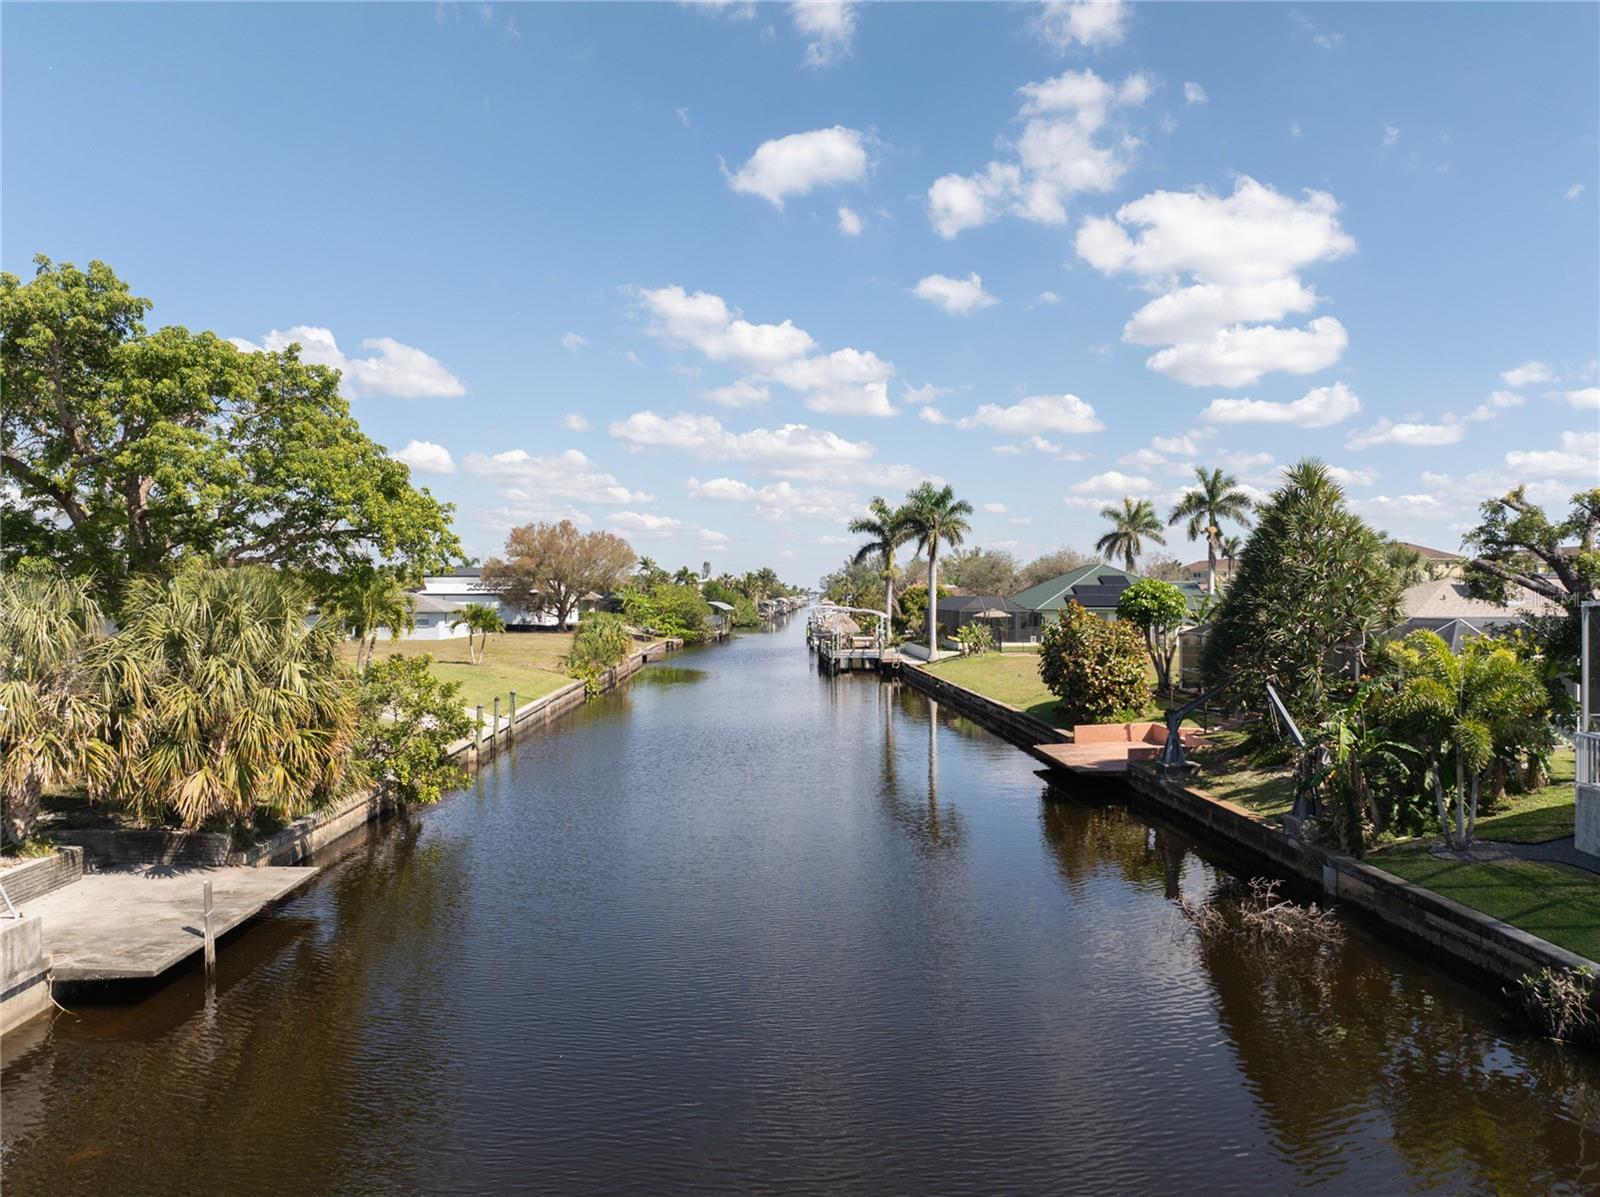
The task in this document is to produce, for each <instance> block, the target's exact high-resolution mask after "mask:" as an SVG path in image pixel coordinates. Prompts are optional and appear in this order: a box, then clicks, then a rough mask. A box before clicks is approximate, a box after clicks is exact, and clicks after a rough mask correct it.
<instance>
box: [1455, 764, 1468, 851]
mask: <svg viewBox="0 0 1600 1197" xmlns="http://www.w3.org/2000/svg"><path fill="white" fill-rule="evenodd" d="M1466 834H1467V779H1466V777H1465V776H1464V775H1463V774H1462V769H1461V750H1460V749H1459V748H1458V749H1456V847H1457V848H1465V847H1466V846H1467V845H1466V841H1465V838H1464V837H1465V836H1466Z"/></svg>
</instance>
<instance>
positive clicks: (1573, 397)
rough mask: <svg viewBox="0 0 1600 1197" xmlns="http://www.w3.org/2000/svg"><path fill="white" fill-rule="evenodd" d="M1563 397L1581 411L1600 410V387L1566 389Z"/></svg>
mask: <svg viewBox="0 0 1600 1197" xmlns="http://www.w3.org/2000/svg"><path fill="white" fill-rule="evenodd" d="M1562 398H1564V399H1565V400H1566V401H1567V402H1568V403H1569V404H1571V405H1572V406H1573V407H1575V408H1577V409H1578V410H1579V411H1600V387H1582V388H1580V389H1579V390H1576V391H1564V392H1562Z"/></svg>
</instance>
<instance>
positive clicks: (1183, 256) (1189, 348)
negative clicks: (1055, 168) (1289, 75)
mask: <svg viewBox="0 0 1600 1197" xmlns="http://www.w3.org/2000/svg"><path fill="white" fill-rule="evenodd" d="M1076 245H1077V251H1078V254H1079V256H1080V257H1082V258H1083V259H1084V260H1085V261H1087V262H1088V263H1089V264H1090V265H1091V266H1093V267H1095V268H1096V269H1097V270H1099V271H1101V272H1102V273H1104V274H1107V275H1113V274H1120V273H1127V274H1132V275H1134V276H1135V277H1136V278H1137V279H1138V280H1139V282H1140V284H1141V285H1142V286H1143V287H1144V288H1145V289H1147V290H1154V291H1158V292H1160V294H1158V295H1157V296H1156V298H1154V299H1152V300H1150V301H1149V302H1148V303H1146V304H1145V305H1144V306H1143V307H1141V308H1140V309H1139V310H1138V311H1136V312H1135V313H1134V314H1133V316H1132V317H1131V318H1130V319H1129V321H1128V323H1127V324H1126V325H1125V326H1124V328H1123V331H1122V336H1123V340H1125V341H1128V342H1130V343H1133V344H1138V345H1165V346H1166V348H1164V349H1162V350H1160V351H1159V352H1157V353H1155V354H1154V355H1152V356H1151V357H1150V358H1149V359H1148V361H1147V362H1146V365H1148V366H1149V368H1150V369H1152V370H1155V371H1157V372H1158V373H1162V374H1166V375H1167V376H1168V377H1171V378H1174V379H1177V380H1178V381H1180V382H1185V383H1188V384H1190V385H1191V386H1246V385H1250V384H1252V383H1254V382H1256V381H1258V380H1259V379H1260V378H1261V377H1262V375H1264V374H1268V373H1272V372H1274V371H1283V372H1286V373H1290V374H1309V373H1313V372H1315V371H1317V370H1322V369H1325V368H1327V367H1328V366H1331V365H1333V364H1334V363H1336V362H1337V361H1338V360H1339V359H1340V357H1341V356H1342V355H1343V353H1344V350H1345V347H1346V345H1347V344H1348V343H1349V337H1348V334H1347V333H1346V332H1345V329H1344V326H1343V325H1342V324H1340V323H1339V321H1338V320H1336V319H1334V318H1333V317H1331V316H1321V317H1318V318H1316V319H1314V320H1312V321H1310V322H1309V323H1308V324H1307V325H1305V326H1304V327H1301V328H1285V327H1281V326H1279V325H1278V323H1277V322H1278V321H1281V320H1283V319H1284V318H1285V317H1287V316H1290V315H1304V314H1306V313H1309V312H1310V311H1312V310H1313V309H1314V308H1315V307H1316V306H1317V305H1318V304H1319V303H1320V302H1321V296H1319V295H1318V294H1317V292H1316V291H1315V290H1314V289H1313V288H1311V287H1308V286H1306V285H1305V284H1304V283H1303V282H1302V281H1301V279H1300V275H1299V272H1300V271H1301V270H1303V269H1304V268H1306V267H1307V266H1311V265H1313V264H1315V263H1319V262H1327V261H1332V260H1335V259H1337V258H1341V257H1344V256H1345V255H1347V254H1349V253H1352V252H1354V250H1355V241H1354V239H1353V238H1351V237H1350V236H1349V234H1347V233H1346V232H1345V231H1344V229H1343V228H1342V227H1341V225H1340V223H1339V205H1338V202H1337V201H1336V200H1335V199H1334V198H1333V196H1331V195H1329V194H1328V193H1326V192H1322V191H1307V192H1306V193H1305V196H1304V198H1303V199H1295V198H1294V197H1293V196H1287V195H1284V194H1282V193H1280V192H1278V191H1276V190H1274V189H1273V188H1271V187H1269V186H1266V185H1264V184H1262V183H1258V182H1256V180H1254V179H1252V178H1249V177H1248V176H1244V177H1241V178H1240V179H1239V180H1238V181H1237V182H1236V184H1235V186H1234V190H1233V193H1232V194H1231V195H1226V196H1221V195H1216V194H1214V193H1212V192H1210V191H1208V190H1206V189H1204V188H1197V189H1195V190H1193V191H1181V192H1179V191H1156V192H1152V193H1151V194H1149V195H1146V196H1144V197H1142V198H1140V199H1137V200H1134V201H1132V202H1131V203H1127V204H1124V205H1123V206H1122V207H1121V208H1119V209H1117V211H1116V213H1115V215H1114V216H1110V217H1091V218H1090V219H1088V220H1086V221H1084V222H1083V225H1082V226H1081V227H1080V229H1079V230H1078V235H1077V241H1076Z"/></svg>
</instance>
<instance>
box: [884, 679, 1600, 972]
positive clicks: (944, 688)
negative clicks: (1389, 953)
mask: <svg viewBox="0 0 1600 1197" xmlns="http://www.w3.org/2000/svg"><path fill="white" fill-rule="evenodd" d="M900 676H901V678H902V679H903V680H904V681H905V682H906V683H907V684H909V685H911V686H913V687H914V688H916V689H918V690H921V691H923V692H924V693H926V694H928V695H929V696H930V697H932V698H934V699H936V700H937V701H939V702H942V703H946V704H948V705H949V706H951V707H953V708H954V709H956V710H958V711H960V712H961V713H962V714H964V715H968V716H970V717H971V718H972V719H974V720H975V721H976V722H978V723H981V724H983V725H984V726H985V727H987V728H989V729H990V730H991V731H994V732H995V733H996V734H998V735H999V736H1001V737H1002V738H1004V739H1006V740H1008V741H1010V742H1011V743H1012V744H1014V745H1016V746H1017V747H1018V748H1021V749H1022V750H1023V751H1025V752H1028V753H1029V754H1030V755H1033V756H1035V757H1038V756H1039V754H1037V753H1035V752H1034V745H1035V744H1043V743H1050V742H1052V741H1051V740H1050V739H1049V738H1048V737H1045V736H1040V735H1039V732H1040V729H1044V730H1046V731H1049V732H1053V733H1054V734H1055V736H1056V737H1058V742H1059V741H1064V740H1066V739H1068V737H1067V736H1065V735H1064V734H1063V733H1061V732H1058V731H1056V729H1054V728H1049V727H1047V725H1045V724H1044V723H1042V722H1041V721H1039V720H1037V719H1034V718H1033V717H1032V716H1030V715H1025V714H1023V713H1022V712H1020V711H1017V710H1015V709H1013V708H1012V707H1009V706H1006V705H1005V704H1004V703H1000V702H996V701H995V700H994V699H992V698H987V697H985V696H984V695H982V694H979V693H977V692H975V691H973V690H968V689H966V688H965V687H962V686H956V685H953V684H952V683H950V682H948V681H945V680H944V679H943V678H939V677H936V676H934V675H932V674H930V673H929V672H928V671H927V670H926V669H924V668H922V667H920V666H913V665H911V664H910V663H907V664H906V666H905V667H903V668H902V669H901V672H900ZM1040 759H1045V760H1046V763H1047V764H1053V763H1054V762H1051V761H1049V760H1048V758H1040ZM1127 780H1128V797H1129V801H1130V804H1131V805H1133V806H1136V807H1138V806H1144V807H1147V808H1149V809H1152V810H1154V811H1156V812H1157V813H1159V814H1161V815H1162V816H1164V817H1167V818H1171V819H1173V820H1174V821H1175V822H1177V823H1180V824H1184V825H1187V826H1189V827H1192V828H1194V829H1196V830H1198V831H1200V832H1201V833H1203V834H1204V835H1205V836H1206V837H1207V838H1208V839H1209V840H1211V841H1212V842H1215V843H1218V844H1219V845H1220V846H1221V847H1223V848H1224V849H1226V850H1228V851H1229V852H1230V853H1237V854H1239V855H1240V856H1241V857H1243V858H1244V859H1246V860H1251V861H1255V862H1258V863H1260V864H1261V865H1263V866H1265V868H1266V870H1267V871H1268V872H1271V873H1275V874H1278V875H1280V876H1285V877H1291V878H1296V879H1299V880H1300V881H1303V882H1305V883H1307V884H1309V885H1312V886H1315V887H1317V888H1318V889H1320V890H1321V891H1322V892H1323V893H1324V894H1326V895H1328V896H1329V897H1331V898H1335V899H1337V900H1338V901H1340V902H1342V903H1344V904H1345V905H1346V906H1348V907H1349V908H1350V909H1351V910H1353V911H1355V912H1356V913H1357V914H1358V915H1360V916H1361V917H1363V918H1364V919H1366V920H1367V921H1368V922H1369V923H1374V924H1377V925H1378V926H1380V927H1381V928H1383V929H1384V930H1387V931H1389V932H1391V933H1395V934H1397V935H1398V937H1399V938H1400V939H1402V940H1404V941H1407V942H1409V943H1411V944H1413V945H1420V946H1422V947H1423V948H1424V949H1425V950H1427V951H1428V952H1430V953H1431V954H1432V955H1434V956H1436V957H1437V958H1439V959H1441V960H1443V961H1445V962H1448V963H1452V964H1455V965H1458V966H1464V967H1465V969H1466V970H1467V971H1469V972H1471V973H1472V974H1473V975H1475V976H1477V977H1478V978H1480V979H1481V980H1487V981H1489V982H1491V983H1492V984H1493V986H1494V988H1495V989H1496V990H1500V989H1503V988H1505V987H1506V986H1510V985H1515V984H1516V983H1517V982H1518V981H1519V980H1520V979H1521V978H1522V976H1523V975H1524V974H1525V973H1529V972H1537V971H1538V970H1539V969H1542V968H1551V969H1579V968H1587V969H1589V970H1590V971H1591V972H1594V973H1596V974H1597V975H1600V963H1596V962H1595V961H1592V960H1589V959H1587V958H1586V957H1583V956H1579V955H1578V954H1576V953H1575V952H1569V951H1568V950H1567V949H1566V948H1563V947H1560V946H1559V945H1557V944H1553V943H1550V942H1549V941H1548V940H1545V939H1541V938H1539V937H1538V936H1537V935H1530V934H1529V933H1528V932H1526V931H1522V930H1519V929H1518V928H1516V927H1513V926H1511V925H1510V924H1509V923H1504V922H1501V921H1500V920H1499V919H1496V918H1492V917H1490V916H1489V915H1487V914H1484V913H1483V912H1481V911H1478V910H1473V909H1472V908H1471V907H1468V906H1463V905H1462V904H1461V903H1459V902H1455V901H1452V900H1451V899H1449V898H1446V897H1444V896H1442V895H1440V894H1436V893H1434V892H1433V891H1432V890H1429V889H1425V888H1423V887H1422V886H1419V885H1414V884H1412V883H1411V882H1409V881H1406V880H1405V879H1404V878H1401V877H1396V876H1395V875H1394V874H1393V873H1387V872H1385V871H1384V870H1382V869H1380V868H1375V867H1374V866H1372V865H1370V864H1367V863H1366V862H1365V861H1361V860H1357V859H1356V858H1355V857H1353V856H1347V855H1345V854H1343V853H1339V852H1330V851H1329V850H1327V849H1326V848H1321V847H1317V846H1315V845H1309V844H1304V843H1302V842H1301V841H1299V840H1297V839H1295V838H1294V837H1293V836H1291V835H1289V834H1288V833H1287V832H1286V831H1284V830H1283V829H1282V828H1281V827H1279V826H1278V825H1277V824H1275V823H1271V822H1268V821H1267V820H1265V819H1262V818H1260V817H1259V816H1257V815H1255V814H1253V813H1252V812H1250V811H1248V810H1245V809H1244V808H1243V807H1241V806H1236V805H1234V804H1233V803H1231V802H1226V801H1223V800H1222V799H1220V798H1217V797H1214V796H1213V795H1211V794H1208V793H1206V792H1205V791H1204V790H1202V789H1199V788H1197V787H1194V786H1185V785H1180V784H1178V783H1176V782H1172V781H1168V780H1165V779H1163V778H1161V777H1159V776H1158V775H1157V773H1156V770H1155V767H1154V765H1152V764H1149V763H1143V762H1134V763H1133V764H1132V765H1131V766H1130V768H1129V772H1128V779H1127Z"/></svg>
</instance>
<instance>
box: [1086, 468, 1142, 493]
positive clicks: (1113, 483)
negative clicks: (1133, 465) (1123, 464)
mask: <svg viewBox="0 0 1600 1197" xmlns="http://www.w3.org/2000/svg"><path fill="white" fill-rule="evenodd" d="M1155 485H1156V484H1155V483H1154V482H1152V481H1150V479H1148V478H1146V477H1144V476H1143V475H1141V474H1124V473H1123V472H1122V471H1121V470H1107V471H1105V473H1103V474H1095V475H1094V476H1093V477H1091V478H1085V479H1084V480H1083V481H1082V482H1074V483H1073V484H1072V487H1071V490H1072V493H1073V494H1075V495H1087V494H1119V495H1141V494H1148V493H1149V492H1150V491H1152V490H1154V489H1155Z"/></svg>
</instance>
